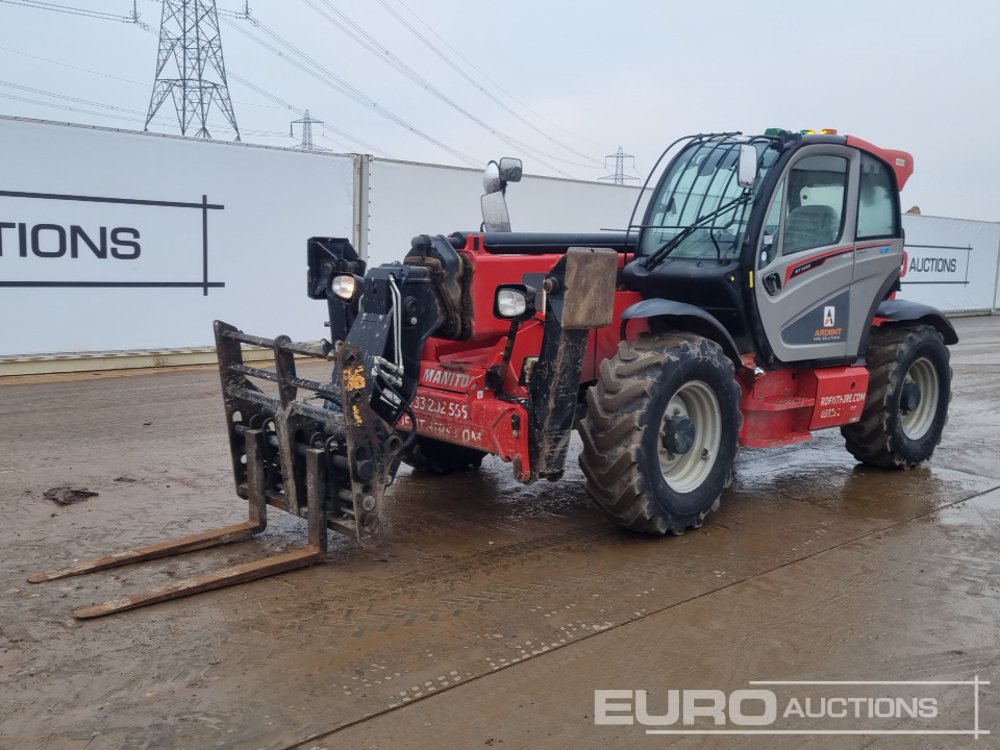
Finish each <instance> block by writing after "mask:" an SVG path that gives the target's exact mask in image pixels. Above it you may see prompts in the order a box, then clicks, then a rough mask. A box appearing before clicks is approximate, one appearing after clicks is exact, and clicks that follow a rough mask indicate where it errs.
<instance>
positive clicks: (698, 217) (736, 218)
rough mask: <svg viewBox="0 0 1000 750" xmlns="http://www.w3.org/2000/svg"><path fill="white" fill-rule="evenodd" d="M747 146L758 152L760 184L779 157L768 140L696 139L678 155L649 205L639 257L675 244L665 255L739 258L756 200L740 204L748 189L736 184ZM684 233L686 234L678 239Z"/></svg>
mask: <svg viewBox="0 0 1000 750" xmlns="http://www.w3.org/2000/svg"><path fill="white" fill-rule="evenodd" d="M746 143H749V144H750V145H752V146H753V147H754V148H756V149H757V163H758V174H757V182H756V186H760V185H761V183H762V182H763V180H764V177H765V176H766V175H767V172H768V170H769V169H770V168H771V167H772V166H774V163H775V161H777V159H778V151H777V150H776V149H774V148H772V147H771V142H770V141H769V140H765V139H758V140H750V141H747V140H740V141H733V140H708V141H695V142H694V143H692V144H690V145H689V146H687V147H686V148H685V149H684V150H683V151H681V152H680V154H678V155H677V157H676V158H675V159H674V160H673V161H672V162H671V164H670V166H669V167H668V168H667V173H666V174H665V175H664V177H663V178H662V179H661V180H660V183H659V185H658V186H657V191H656V193H655V194H654V195H653V198H652V200H651V201H650V208H649V210H648V211H647V213H646V221H645V224H644V226H643V229H642V239H641V241H640V243H639V255H643V256H647V257H649V256H653V255H656V254H657V253H660V254H661V255H663V254H664V249H665V248H666V247H669V245H670V244H671V243H673V242H676V243H677V244H676V246H675V247H671V248H670V249H669V251H668V252H666V253H665V254H666V255H669V257H671V258H692V259H713V260H733V259H735V258H737V257H738V256H739V253H740V248H741V247H742V244H743V235H744V232H745V231H746V226H747V222H748V221H749V219H750V209H751V208H752V205H753V200H748V201H741V200H740V196H741V195H742V194H743V188H741V187H740V186H739V184H738V181H737V169H738V165H739V157H740V146H742V145H745V144H746ZM756 189H757V188H756V187H755V188H754V190H755V191H756ZM754 197H756V195H754ZM682 233H683V234H684V235H685V236H683V237H678V235H681V234H682Z"/></svg>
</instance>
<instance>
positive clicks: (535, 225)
mask: <svg viewBox="0 0 1000 750" xmlns="http://www.w3.org/2000/svg"><path fill="white" fill-rule="evenodd" d="M484 166H485V165H484ZM528 166H530V164H529V165H528ZM482 193H483V178H482V172H481V171H477V170H473V169H459V168H453V167H441V166H436V165H432V164H415V163H412V162H398V161H391V160H381V159H373V160H372V161H371V167H370V171H369V193H368V200H369V205H368V209H369V210H368V214H369V224H368V243H367V248H366V250H367V253H368V261H369V264H372V265H377V264H379V263H388V262H392V261H396V260H402V259H403V256H404V255H406V251H407V250H409V247H410V240H411V239H412V238H413V237H415V236H416V235H418V234H450V233H451V232H460V231H471V230H478V229H479V226H480V223H481V221H482V213H481V211H480V208H479V198H480V196H481V195H482ZM638 195H639V189H638V188H637V187H633V186H623V185H612V184H606V183H596V182H582V181H578V180H562V179H553V178H548V177H531V176H525V177H524V179H523V180H522V181H521V182H518V183H516V184H512V185H510V186H509V187H508V189H507V204H508V206H509V208H510V220H511V226H512V228H513V229H514V231H516V232H597V231H600V230H602V229H619V230H624V229H625V227H626V225H627V224H628V220H629V215H630V214H631V213H632V206H633V205H634V203H635V199H636V197H637V196H638ZM640 219H641V216H640V217H639V218H637V219H636V221H637V222H638V221H639V220H640Z"/></svg>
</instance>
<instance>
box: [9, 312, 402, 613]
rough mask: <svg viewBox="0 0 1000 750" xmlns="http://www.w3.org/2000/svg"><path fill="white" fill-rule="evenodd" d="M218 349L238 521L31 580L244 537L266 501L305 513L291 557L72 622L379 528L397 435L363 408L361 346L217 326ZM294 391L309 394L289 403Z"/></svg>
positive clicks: (303, 557) (298, 560)
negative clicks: (322, 375)
mask: <svg viewBox="0 0 1000 750" xmlns="http://www.w3.org/2000/svg"><path fill="white" fill-rule="evenodd" d="M215 339H216V349H217V352H218V355H219V372H220V375H221V378H222V392H223V401H224V404H225V411H226V421H227V425H228V431H229V444H230V452H231V455H232V462H233V475H234V479H235V483H236V492H237V494H238V495H239V496H240V497H242V498H244V499H245V500H247V502H248V505H249V518H248V520H246V521H244V522H243V523H238V524H235V525H233V526H226V527H223V528H220V529H214V530H211V531H206V532H202V533H200V534H193V535H190V536H184V537H180V538H177V539H172V540H169V541H165V542H159V543H157V544H151V545H148V546H145V547H138V548H135V549H131V550H126V551H123V552H117V553H115V554H112V555H108V556H106V557H100V558H96V559H93V560H88V561H86V562H81V563H79V564H77V565H74V566H72V567H68V568H62V569H59V570H53V571H48V572H44V573H38V574H35V575H32V576H30V577H29V578H28V581H29V582H31V583H41V582H44V581H51V580H56V579H59V578H67V577H69V576H77V575H83V574H85V573H93V572H96V571H99V570H109V569H112V568H119V567H123V566H125V565H131V564H133V563H139V562H146V561H149V560H157V559H160V558H164V557H172V556H174V555H180V554H185V553H187V552H194V551H197V550H202V549H208V548H209V547H216V546H219V545H222V544H230V543H233V542H241V541H244V540H246V539H249V538H250V537H252V536H255V535H257V534H260V533H261V532H263V531H264V530H265V529H266V528H267V506H269V505H270V506H271V507H273V508H278V509H279V510H283V511H285V512H288V513H292V514H294V515H297V516H300V517H302V518H305V519H306V521H307V522H308V543H307V545H306V546H305V547H302V548H300V549H296V550H293V551H290V552H283V553H281V554H277V555H272V556H270V557H266V558H263V559H261V560H255V561H253V562H247V563H242V564H240V565H235V566H232V567H229V568H225V569H222V570H217V571H212V572H209V573H202V574H199V575H195V576H192V577H190V578H186V579H183V580H179V581H175V582H174V583H171V584H168V585H166V586H162V587H160V588H155V589H151V590H149V591H145V592H142V593H138V594H132V595H130V596H125V597H121V598H118V599H111V600H109V601H105V602H102V603H100V604H95V605H92V606H89V607H82V608H80V609H77V610H75V612H74V614H75V615H76V617H78V618H80V619H89V618H94V617H102V616H104V615H110V614H113V613H116V612H122V611H124V610H128V609H135V608H137V607H144V606H146V605H149V604H155V603H157V602H163V601H168V600H170V599H178V598H180V597H184V596H190V595H192V594H198V593H201V592H204V591H211V590H213V589H219V588H223V587H226V586H232V585H235V584H238V583H245V582H247V581H253V580H256V579H259V578H266V577H267V576H272V575H276V574H278V573H283V572H285V571H289V570H294V569H295V568H302V567H305V566H308V565H312V564H314V563H317V562H322V561H323V559H324V557H325V555H326V551H327V533H326V532H327V530H328V529H332V530H334V531H338V532H340V533H342V534H345V535H348V536H354V537H355V538H357V540H358V542H359V544H361V546H363V547H370V546H373V544H374V543H375V541H376V540H377V538H378V534H379V528H380V525H381V512H380V511H381V506H382V502H381V501H382V498H383V496H384V493H385V488H386V486H387V485H388V484H389V483H391V481H392V475H393V474H394V468H395V466H396V465H397V464H398V461H397V460H396V454H397V453H398V452H399V450H400V449H401V447H402V439H401V438H400V437H399V435H398V434H396V433H395V431H394V430H393V429H392V428H391V427H390V426H389V425H388V424H387V423H386V422H385V421H384V420H382V418H381V417H379V416H378V414H376V413H375V412H374V411H373V410H372V408H371V397H372V389H371V385H370V383H369V381H368V378H367V376H366V374H365V364H364V362H365V360H364V356H363V354H362V352H361V351H360V350H358V349H357V348H356V347H353V346H351V345H349V344H347V343H346V342H344V341H340V342H338V343H337V344H336V345H335V346H334V345H331V344H329V343H328V342H325V341H324V342H320V343H319V344H313V343H298V342H293V341H291V340H290V339H289V338H288V337H287V336H279V337H278V338H276V339H273V340H271V339H265V338H260V337H256V336H250V335H248V334H245V333H243V332H241V331H239V330H238V329H236V328H235V327H234V326H231V325H229V324H227V323H223V322H221V321H216V322H215ZM242 344H249V345H253V346H258V347H266V348H270V349H272V350H273V351H274V361H275V368H274V370H266V369H261V368H256V367H250V366H248V365H246V364H244V362H243V356H242ZM295 355H300V356H310V357H316V358H319V359H323V360H326V361H331V360H332V361H333V363H334V374H335V375H339V378H338V380H339V382H337V383H334V382H331V383H320V382H317V381H313V380H307V379H304V378H301V377H298V375H297V374H296V371H295V359H294V357H295ZM249 378H257V379H261V380H268V381H271V382H274V383H276V384H277V387H278V397H277V398H275V397H273V396H270V395H268V394H266V393H264V392H263V391H261V390H260V389H259V388H258V387H257V386H256V385H254V384H253V383H252V382H251V381H250V380H249ZM299 389H305V390H307V391H311V392H312V394H313V395H311V396H309V397H308V400H313V399H318V400H321V401H322V402H323V403H322V405H321V406H317V405H313V404H310V403H307V402H306V400H297V399H296V396H297V394H298V390H299Z"/></svg>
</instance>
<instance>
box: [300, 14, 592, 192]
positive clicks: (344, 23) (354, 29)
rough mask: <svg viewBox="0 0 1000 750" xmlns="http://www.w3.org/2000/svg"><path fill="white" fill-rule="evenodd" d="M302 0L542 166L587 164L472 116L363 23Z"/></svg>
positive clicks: (396, 67) (419, 84) (430, 91)
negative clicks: (531, 156)
mask: <svg viewBox="0 0 1000 750" xmlns="http://www.w3.org/2000/svg"><path fill="white" fill-rule="evenodd" d="M302 2H303V3H305V4H306V5H308V6H309V7H310V8H312V9H313V10H314V11H316V12H317V13H318V14H319V15H321V16H322V17H323V18H324V19H326V20H327V21H328V22H329V23H330V24H332V25H333V26H336V27H337V28H338V29H340V30H341V31H342V32H343V33H345V34H347V36H349V37H350V38H351V39H353V40H354V41H355V42H357V43H358V44H359V45H361V46H362V47H364V48H365V49H366V50H368V52H370V53H371V54H372V55H374V56H375V57H377V58H378V59H380V60H382V61H383V62H384V63H386V64H387V65H390V66H391V67H393V68H395V69H396V70H397V71H399V72H400V73H402V74H403V75H404V76H406V77H407V78H409V79H410V80H411V81H413V82H414V83H415V84H417V85H418V86H420V87H421V88H422V89H424V90H425V91H427V92H428V93H429V94H431V95H432V96H435V97H437V98H438V99H440V100H441V101H443V102H444V103H445V104H447V105H448V106H449V107H451V108H452V109H454V110H455V111H456V112H458V113H459V114H461V115H463V116H464V117H466V118H468V119H469V120H471V121H472V122H474V123H475V124H477V125H479V126H480V127H481V128H483V129H484V130H486V131H487V132H489V133H490V134H491V135H493V136H495V137H497V138H499V139H500V140H502V141H505V142H506V143H508V144H510V145H512V146H514V147H516V148H519V149H522V150H523V151H527V152H531V153H532V155H533V156H534V157H535V158H536V159H538V161H539V162H540V163H542V164H543V165H544V166H546V167H548V168H549V169H552V170H553V171H555V172H558V173H559V174H562V175H563V176H567V177H568V176H569V175H567V174H566V173H565V172H563V171H562V170H560V169H559V168H557V167H555V166H553V165H552V164H548V163H546V162H545V161H544V159H543V158H542V157H545V158H548V159H553V160H556V161H561V162H564V163H567V164H572V165H574V166H578V167H585V168H586V167H588V166H589V165H587V164H580V163H579V162H575V161H571V160H569V159H564V158H562V157H560V156H557V155H555V154H552V153H549V152H547V151H542V150H541V149H536V148H534V147H532V146H529V145H528V144H526V143H524V142H523V141H520V140H518V139H516V138H514V137H513V136H511V135H509V134H507V133H505V132H504V131H502V130H500V129H498V128H496V127H494V126H493V125H492V124H490V123H488V122H486V121H485V120H483V119H481V118H480V117H478V116H476V115H475V114H473V113H472V112H470V111H469V110H468V109H466V108H465V107H463V106H462V105H461V104H459V103H458V102H456V101H455V100H454V99H452V98H450V97H449V96H447V95H446V94H445V93H444V92H443V91H441V89H439V88H437V87H436V86H435V85H434V84H432V83H431V82H430V81H429V80H428V79H427V78H425V77H424V76H422V75H420V73H418V72H417V71H416V70H414V69H413V68H412V67H411V66H410V65H407V64H406V63H405V62H404V61H403V60H401V59H400V58H399V57H398V56H396V55H395V54H393V52H392V51H391V50H389V49H388V48H387V47H386V46H385V45H383V44H382V43H380V42H379V41H378V39H376V38H375V37H374V36H372V34H370V33H369V32H368V31H366V30H365V29H364V28H363V27H361V26H360V25H359V24H357V23H356V22H355V21H353V20H352V19H351V18H350V17H349V16H348V15H347V14H345V13H343V12H342V11H340V10H338V9H337V8H336V7H335V6H334V5H333V4H332V3H331V2H330V1H329V0H319V2H320V3H322V5H323V6H324V7H326V8H327V10H329V11H330V13H332V14H333V15H334V16H335V18H333V17H331V16H330V15H328V14H327V13H326V12H324V11H323V10H321V9H320V8H319V7H318V6H317V5H316V3H315V2H313V0H302ZM338 19H339V20H338Z"/></svg>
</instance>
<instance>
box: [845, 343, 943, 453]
mask: <svg viewBox="0 0 1000 750" xmlns="http://www.w3.org/2000/svg"><path fill="white" fill-rule="evenodd" d="M949 362H950V354H949V352H948V347H947V346H945V343H944V338H943V337H942V336H941V334H940V333H939V332H938V331H937V330H936V329H934V328H932V327H931V326H927V325H915V326H907V327H905V328H904V327H900V328H889V329H888V330H886V331H876V332H875V333H873V334H872V341H871V345H870V346H869V348H868V368H869V373H870V375H869V382H868V396H867V398H866V399H865V408H864V412H863V413H862V415H861V420H860V421H858V422H856V423H855V424H851V425H845V426H844V427H841V428H840V432H841V434H842V435H843V436H844V439H845V440H846V443H847V450H848V451H850V452H851V455H853V456H854V457H855V458H856V459H858V461H861V462H862V463H865V464H868V465H869V466H877V467H880V468H883V469H897V468H898V469H909V468H911V467H913V466H916V465H917V464H919V463H921V462H922V461H926V460H927V459H928V458H930V457H931V454H933V453H934V449H935V448H936V447H937V446H938V444H939V443H940V442H941V434H942V432H943V431H944V426H945V424H946V423H947V422H948V403H949V401H951V366H950V363H949Z"/></svg>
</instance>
